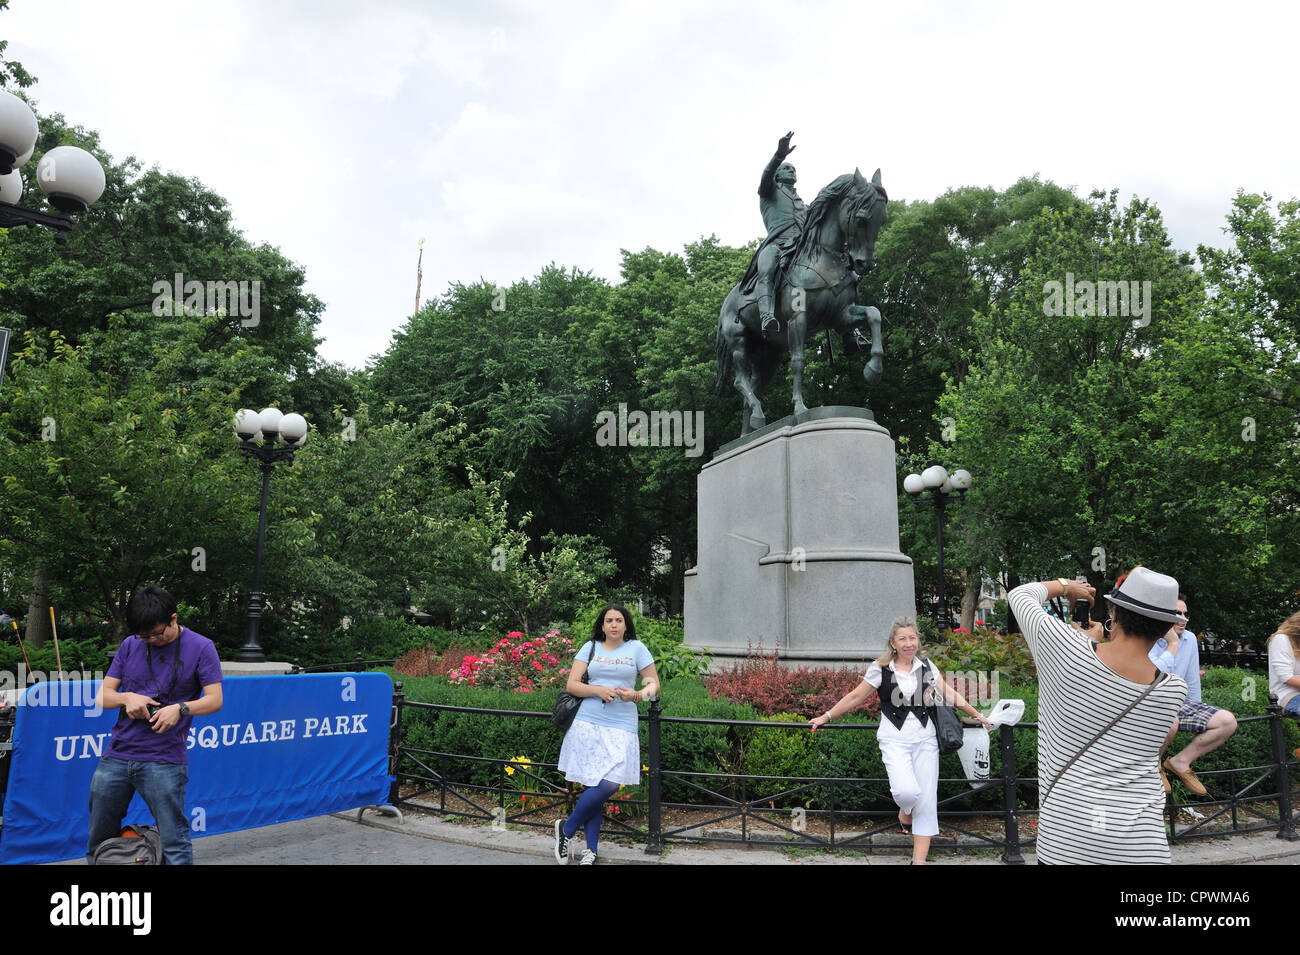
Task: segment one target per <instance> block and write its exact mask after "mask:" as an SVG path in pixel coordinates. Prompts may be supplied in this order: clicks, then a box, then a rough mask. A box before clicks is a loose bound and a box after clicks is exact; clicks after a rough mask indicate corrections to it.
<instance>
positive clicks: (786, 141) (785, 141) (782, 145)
mask: <svg viewBox="0 0 1300 955" xmlns="http://www.w3.org/2000/svg"><path fill="white" fill-rule="evenodd" d="M793 137H794V130H793V129H792V130H790V132H788V133H786V134H785V135H784V136H782V137H781V141H780V142H779V143H777V145H776V152H777V155H779V156H780V157H781V158H782V159H784V158H785V157H786V156H788V155H790V154H791V153H792V152H794V151H795V150H796V149H798V148H799V147H798V146H791V145H790V140H791V139H792V138H793Z"/></svg>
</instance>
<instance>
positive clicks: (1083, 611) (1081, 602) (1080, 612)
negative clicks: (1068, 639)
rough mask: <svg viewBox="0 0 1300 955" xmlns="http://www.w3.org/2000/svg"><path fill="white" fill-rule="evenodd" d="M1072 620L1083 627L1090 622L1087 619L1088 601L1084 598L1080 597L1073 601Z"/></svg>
mask: <svg viewBox="0 0 1300 955" xmlns="http://www.w3.org/2000/svg"><path fill="white" fill-rule="evenodd" d="M1074 622H1075V623H1077V624H1078V625H1079V626H1081V627H1084V628H1087V626H1088V624H1089V623H1090V622H1091V621H1089V619H1088V601H1087V599H1086V598H1083V597H1080V598H1079V599H1078V600H1076V601H1075V602H1074Z"/></svg>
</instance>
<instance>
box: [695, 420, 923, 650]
mask: <svg viewBox="0 0 1300 955" xmlns="http://www.w3.org/2000/svg"><path fill="white" fill-rule="evenodd" d="M897 481H898V478H897V474H896V470H895V465H894V442H893V440H892V439H891V438H890V436H889V432H888V431H886V430H885V429H884V428H882V427H881V426H880V425H878V424H876V423H875V421H874V420H873V419H872V416H871V412H869V411H866V410H864V409H861V408H846V407H829V408H815V409H812V410H810V411H809V412H807V413H806V414H804V415H799V416H791V417H788V418H783V419H781V420H779V421H775V422H773V423H772V424H770V425H768V426H767V427H765V428H762V429H760V430H758V431H755V432H754V433H753V434H752V435H749V436H747V437H746V438H742V439H740V440H737V441H733V442H732V443H731V444H728V445H724V446H723V447H722V448H721V449H719V451H718V453H717V454H716V455H714V457H713V460H711V461H710V462H709V463H708V464H706V465H705V466H704V468H703V469H702V470H701V471H700V475H699V478H698V484H697V488H698V505H697V506H698V509H699V541H698V545H699V549H698V563H697V564H696V566H695V567H693V568H692V569H691V570H689V571H687V574H686V583H685V608H684V618H685V619H684V623H685V628H686V642H687V643H688V644H690V645H692V646H696V647H701V648H704V649H708V650H711V651H712V652H713V654H714V659H715V665H716V663H726V662H729V661H730V660H733V659H735V658H737V657H744V656H745V655H746V654H747V653H749V652H750V650H751V648H752V649H754V650H757V649H758V648H759V646H760V645H761V647H762V650H763V651H764V652H765V653H770V652H772V651H775V652H776V653H777V654H778V655H779V657H780V659H781V660H782V661H783V662H785V663H787V664H789V665H824V666H833V665H843V664H850V665H855V666H856V665H858V664H861V663H862V662H863V661H865V660H869V659H873V658H875V657H876V656H878V655H879V654H880V652H881V651H882V650H883V648H884V646H885V642H886V640H887V639H888V636H889V624H890V622H891V621H892V620H893V619H894V618H895V617H902V616H908V617H914V616H915V615H916V605H915V590H914V588H913V583H912V561H911V558H909V557H907V556H906V555H905V554H903V553H902V552H900V551H899V549H898V492H897Z"/></svg>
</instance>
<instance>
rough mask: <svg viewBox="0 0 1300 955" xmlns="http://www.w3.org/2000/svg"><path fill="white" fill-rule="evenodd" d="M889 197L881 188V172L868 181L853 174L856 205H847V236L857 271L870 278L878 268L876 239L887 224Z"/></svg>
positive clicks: (856, 172) (860, 174)
mask: <svg viewBox="0 0 1300 955" xmlns="http://www.w3.org/2000/svg"><path fill="white" fill-rule="evenodd" d="M888 200H889V197H888V196H886V195H885V190H884V187H883V186H881V185H880V170H879V169H877V170H876V174H875V175H874V176H872V177H871V180H870V181H868V180H867V179H866V177H864V176H863V175H862V173H861V172H859V171H858V170H857V169H855V170H853V195H852V201H850V202H847V203H845V204H844V213H845V215H846V217H847V219H848V221H847V222H845V223H844V234H845V237H846V244H847V246H848V253H849V258H850V259H852V260H853V271H855V272H857V273H858V275H866V274H867V273H868V272H870V271H871V270H872V269H874V268H875V267H876V236H878V235H879V234H880V227H881V226H882V225H884V224H885V216H886V215H887V211H886V206H887V203H888Z"/></svg>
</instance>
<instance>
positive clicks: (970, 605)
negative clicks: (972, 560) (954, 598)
mask: <svg viewBox="0 0 1300 955" xmlns="http://www.w3.org/2000/svg"><path fill="white" fill-rule="evenodd" d="M981 583H982V579H981V577H980V575H979V574H970V575H968V576H967V577H966V592H965V593H964V594H962V595H961V625H962V626H963V627H965V628H966V630H967V631H968V632H970V633H974V632H975V611H976V609H977V607H976V604H978V603H979V599H980V589H981V586H980V585H981Z"/></svg>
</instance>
